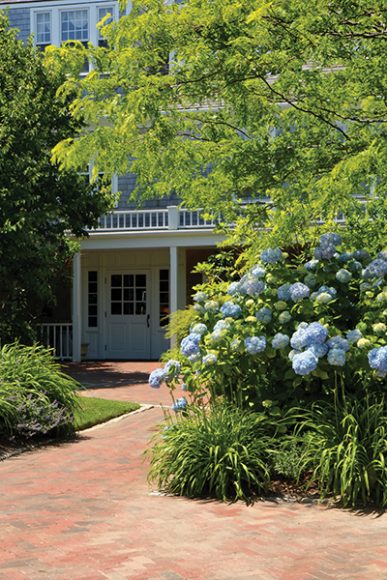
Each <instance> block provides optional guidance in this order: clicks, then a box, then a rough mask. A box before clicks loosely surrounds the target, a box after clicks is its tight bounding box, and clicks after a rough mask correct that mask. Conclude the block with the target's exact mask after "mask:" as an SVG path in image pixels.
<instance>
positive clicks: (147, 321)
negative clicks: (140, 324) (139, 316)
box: [146, 314, 150, 328]
mask: <svg viewBox="0 0 387 580" xmlns="http://www.w3.org/2000/svg"><path fill="white" fill-rule="evenodd" d="M149 320H150V315H149V314H148V315H147V317H146V325H147V327H148V328H149V326H150V324H149Z"/></svg>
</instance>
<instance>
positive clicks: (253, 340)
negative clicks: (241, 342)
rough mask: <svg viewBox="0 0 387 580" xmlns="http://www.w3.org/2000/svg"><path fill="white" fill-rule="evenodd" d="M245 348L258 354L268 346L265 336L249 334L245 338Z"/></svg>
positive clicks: (250, 352) (251, 352)
mask: <svg viewBox="0 0 387 580" xmlns="http://www.w3.org/2000/svg"><path fill="white" fill-rule="evenodd" d="M245 348H246V351H247V352H248V353H249V354H253V355H254V354H258V353H259V352H262V351H264V350H265V348H266V338H265V337H264V336H248V337H247V338H246V339H245Z"/></svg>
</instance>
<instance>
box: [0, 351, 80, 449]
mask: <svg viewBox="0 0 387 580" xmlns="http://www.w3.org/2000/svg"><path fill="white" fill-rule="evenodd" d="M78 388H79V384H78V383H77V382H76V381H75V380H74V379H72V378H71V377H69V376H67V375H65V374H64V373H63V372H61V369H60V366H59V364H57V363H56V362H55V361H54V359H53V356H52V352H51V351H50V350H48V349H46V348H44V347H43V346H38V345H34V346H22V345H20V344H18V343H15V344H8V345H5V346H3V347H2V349H1V350H0V436H1V437H3V438H6V439H10V438H12V439H31V438H33V437H38V436H41V435H46V434H47V433H50V434H53V435H54V434H59V433H60V434H63V433H67V432H71V431H72V421H73V412H74V409H75V408H76V406H77V397H76V391H77V389H78Z"/></svg>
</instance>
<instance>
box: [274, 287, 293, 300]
mask: <svg viewBox="0 0 387 580" xmlns="http://www.w3.org/2000/svg"><path fill="white" fill-rule="evenodd" d="M290 286H291V284H282V286H279V287H278V288H277V296H278V299H279V300H284V301H285V302H287V301H288V300H290Z"/></svg>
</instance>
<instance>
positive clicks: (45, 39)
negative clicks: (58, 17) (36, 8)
mask: <svg viewBox="0 0 387 580" xmlns="http://www.w3.org/2000/svg"><path fill="white" fill-rule="evenodd" d="M35 37H36V44H39V45H41V44H51V12H37V13H36V35H35Z"/></svg>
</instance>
